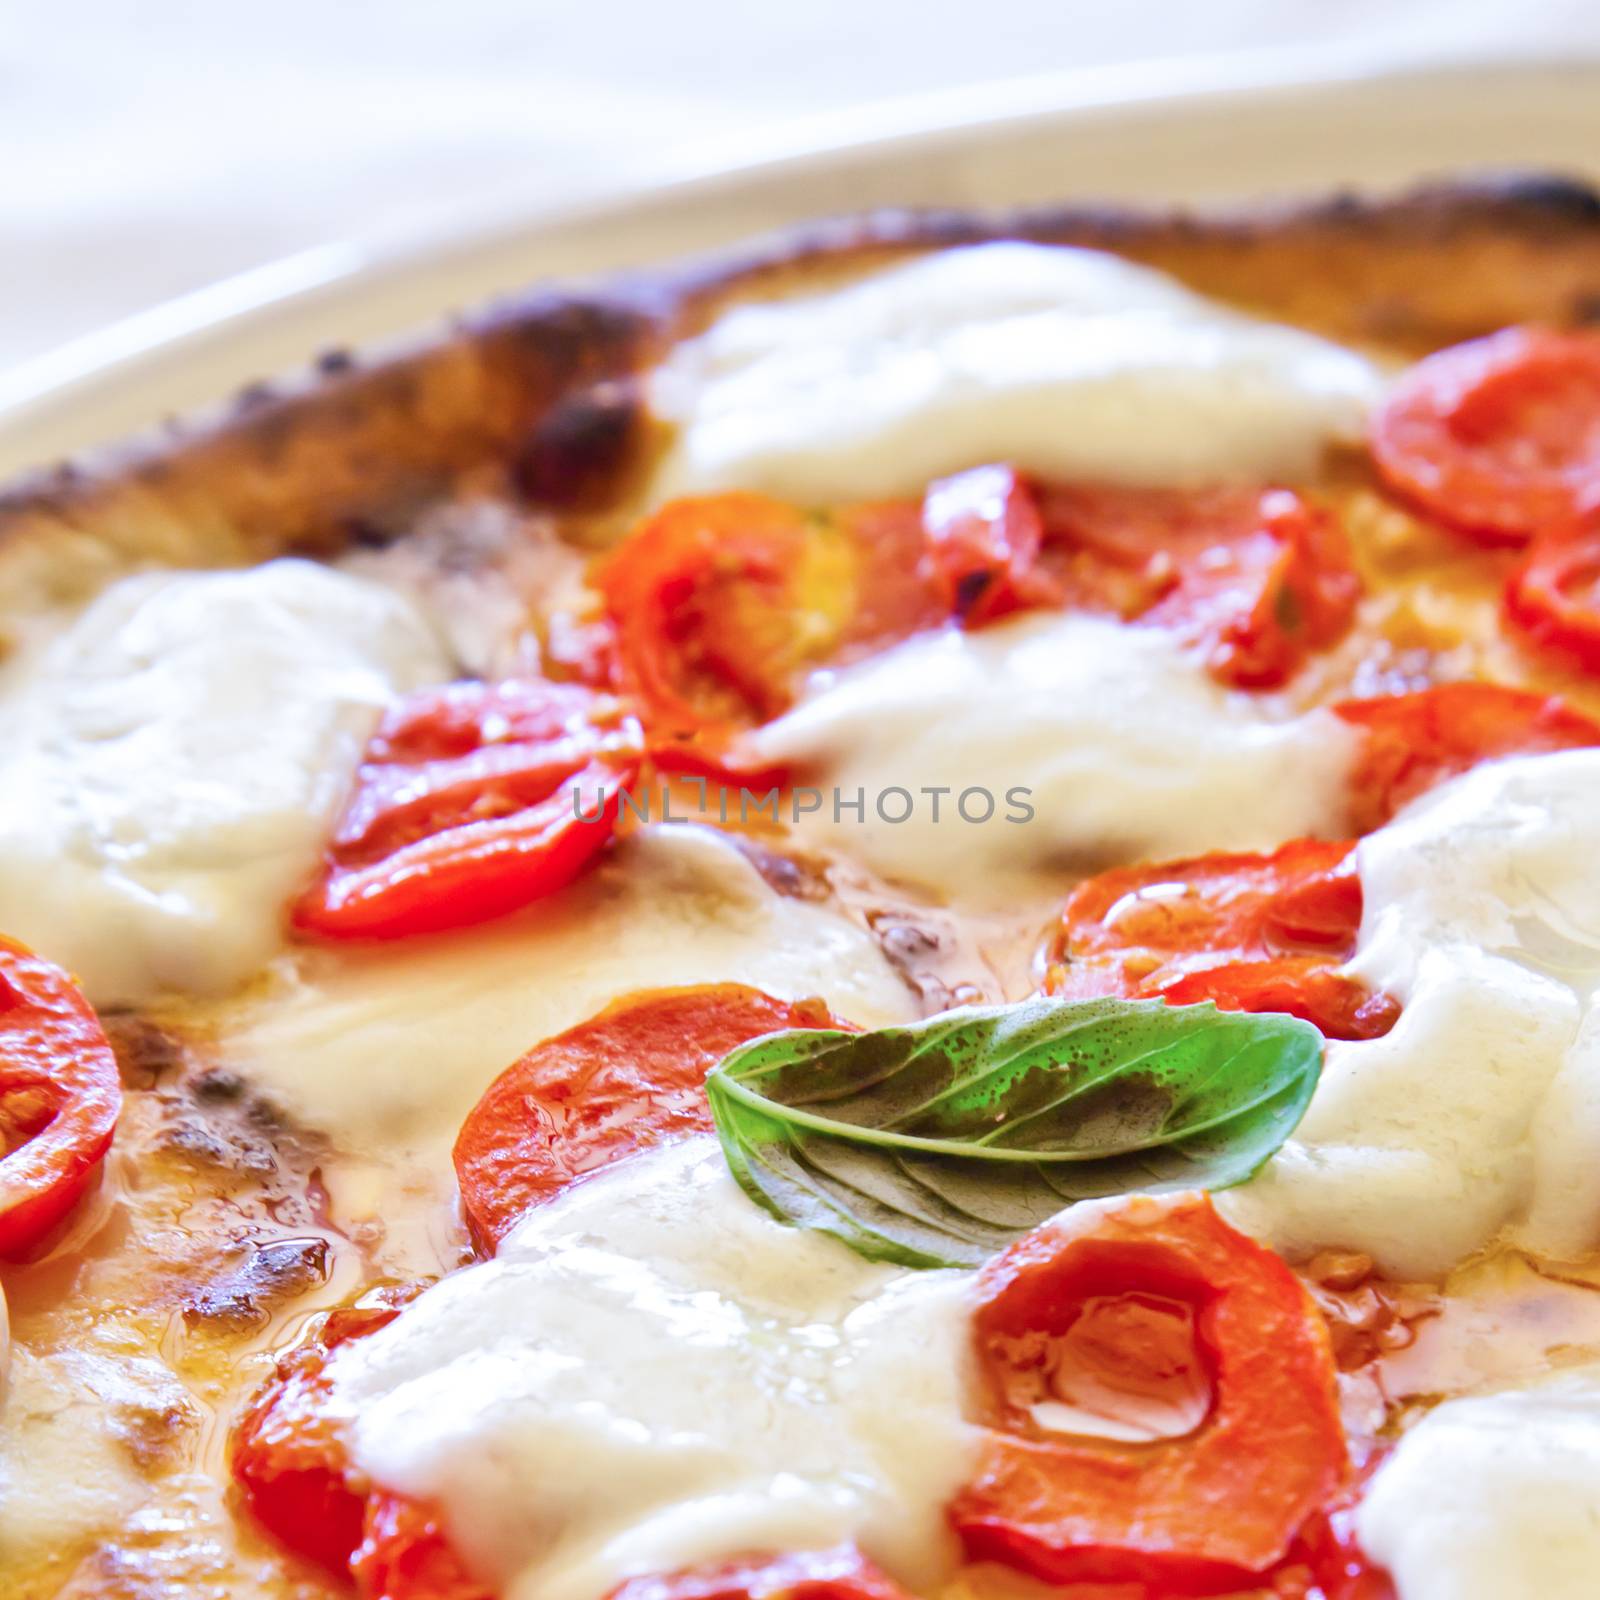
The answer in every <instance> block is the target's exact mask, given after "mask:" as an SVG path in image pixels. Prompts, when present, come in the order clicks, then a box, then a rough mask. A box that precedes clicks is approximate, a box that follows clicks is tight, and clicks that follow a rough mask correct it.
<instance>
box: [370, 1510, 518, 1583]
mask: <svg viewBox="0 0 1600 1600" xmlns="http://www.w3.org/2000/svg"><path fill="white" fill-rule="evenodd" d="M350 1571H351V1575H352V1576H353V1577H354V1578H355V1583H356V1593H357V1594H358V1595H360V1596H361V1600H494V1594H493V1591H492V1590H490V1589H488V1588H485V1586H484V1585H483V1584H481V1583H479V1582H478V1580H477V1579H476V1578H473V1577H470V1576H469V1575H468V1573H467V1570H466V1568H465V1567H464V1566H463V1565H462V1562H461V1558H460V1556H458V1555H457V1554H456V1553H455V1551H454V1550H453V1549H452V1548H451V1546H450V1543H449V1541H448V1540H447V1539H446V1537H445V1534H444V1529H443V1528H442V1526H441V1525H440V1522H439V1519H438V1518H437V1517H435V1516H434V1515H433V1514H432V1513H431V1512H430V1511H428V1509H427V1508H426V1507H425V1506H421V1505H418V1504H417V1502H416V1501H415V1500H407V1499H405V1498H404V1497H403V1496H401V1495H394V1494H385V1493H384V1492H383V1491H382V1490H375V1491H374V1492H373V1493H372V1494H371V1495H370V1496H369V1497H368V1500H367V1507H366V1520H365V1524H364V1532H363V1536H362V1540H361V1546H360V1548H359V1549H358V1550H357V1551H356V1553H355V1556H354V1557H353V1559H352V1560H351V1563H350Z"/></svg>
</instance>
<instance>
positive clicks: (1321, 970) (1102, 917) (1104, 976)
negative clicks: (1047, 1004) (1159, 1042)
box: [1044, 839, 1400, 1039]
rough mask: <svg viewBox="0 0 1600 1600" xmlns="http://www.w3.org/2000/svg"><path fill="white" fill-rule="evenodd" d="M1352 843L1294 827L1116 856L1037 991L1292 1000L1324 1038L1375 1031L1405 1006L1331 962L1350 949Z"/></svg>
mask: <svg viewBox="0 0 1600 1600" xmlns="http://www.w3.org/2000/svg"><path fill="white" fill-rule="evenodd" d="M1354 848H1355V846H1354V843H1353V841H1350V840H1342V841H1336V842H1331V843H1330V842H1327V841H1324V840H1320V839H1298V840H1294V841H1292V842H1290V843H1289V844H1286V845H1283V846H1281V847H1280V848H1279V849H1277V850H1274V851H1272V852H1271V853H1270V854H1256V853H1252V852H1237V851H1235V852H1227V851H1219V852H1216V853H1214V854H1212V855H1207V856H1195V857H1191V858H1189V859H1187V860H1183V861H1169V862H1156V863H1147V864H1144V865H1141V866H1136V867H1118V868H1114V869H1113V870H1112V871H1110V872H1103V873H1101V874H1100V875H1099V876H1098V877H1094V878H1090V879H1088V880H1086V881H1085V882H1084V883H1081V884H1079V885H1078V887H1077V888H1076V889H1075V890H1074V891H1073V893H1072V894H1071V896H1069V898H1068V900H1067V903H1066V906H1065V907H1064V908H1063V910H1062V913H1061V918H1060V921H1059V923H1058V924H1057V926H1056V929H1055V930H1054V932H1053V933H1052V935H1051V937H1050V939H1049V940H1048V941H1047V943H1046V945H1045V949H1044V959H1045V961H1046V962H1047V964H1048V968H1047V974H1046V979H1045V989H1046V991H1047V992H1048V993H1050V994H1057V995H1062V996H1065V997H1068V998H1076V999H1090V998H1093V997H1095V996H1098V995H1122V996H1124V997H1126V998H1128V999H1164V1000H1167V1001H1168V1002H1170V1003H1171V1004H1173V1005H1192V1004H1195V1003H1196V1002H1198V1001H1202V1000H1213V1001H1215V1002H1216V1004H1217V1006H1218V1007H1219V1008H1220V1009H1222V1010H1224V1011H1286V1012H1288V1013H1289V1014H1290V1015H1292V1016H1297V1017H1303V1018H1304V1019H1305V1020H1306V1021H1307V1022H1310V1023H1313V1024H1315V1026H1317V1027H1318V1028H1320V1029H1321V1030H1322V1032H1323V1033H1324V1034H1325V1035H1326V1036H1327V1037H1328V1038H1330V1039H1374V1038H1378V1037H1380V1036H1381V1035H1382V1034H1385V1033H1387V1032H1388V1031H1389V1029H1390V1028H1392V1027H1393V1026H1394V1024H1395V1021H1396V1020H1397V1019H1398V1017H1399V1015H1400V1008H1399V1006H1398V1005H1397V1004H1396V1003H1395V1001H1394V1000H1393V999H1391V998H1390V997H1389V996H1387V995H1383V994H1374V993H1372V991H1370V990H1369V989H1368V988H1367V987H1366V986H1365V985H1364V984H1362V983H1359V982H1357V981H1356V980H1355V979H1354V978H1350V977H1348V976H1346V975H1345V974H1343V973H1342V972H1340V971H1338V970H1337V969H1338V968H1339V967H1340V966H1341V965H1342V964H1343V963H1344V962H1345V961H1347V960H1348V959H1349V958H1350V956H1351V955H1352V954H1353V953H1354V951H1355V943H1356V935H1357V934H1358V932H1359V931H1360V927H1361V881H1360V879H1359V878H1358V877H1357V876H1356V871H1355V858H1354V855H1353V854H1352V852H1353V850H1354Z"/></svg>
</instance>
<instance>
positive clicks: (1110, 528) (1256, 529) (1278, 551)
mask: <svg viewBox="0 0 1600 1600" xmlns="http://www.w3.org/2000/svg"><path fill="white" fill-rule="evenodd" d="M1042 504H1043V515H1044V521H1045V529H1046V540H1047V549H1046V555H1047V557H1050V558H1052V559H1053V560H1054V561H1055V562H1056V563H1057V564H1061V563H1064V566H1063V567H1062V568H1061V570H1062V586H1063V589H1064V591H1065V594H1066V596H1067V600H1068V603H1070V604H1077V605H1081V606H1084V607H1085V608H1087V609H1089V610H1097V611H1110V612H1112V613H1113V614H1115V615H1118V616H1120V617H1122V618H1123V619H1124V620H1125V621H1130V622H1131V621H1140V622H1145V623H1149V624H1151V625H1154V626H1158V627H1165V628H1170V629H1172V630H1174V631H1175V632H1177V633H1179V634H1180V635H1182V636H1185V637H1188V638H1191V639H1193V640H1194V641H1195V642H1196V643H1198V644H1199V645H1200V646H1201V647H1202V648H1203V649H1204V651H1205V653H1206V662H1207V666H1208V668H1209V670H1210V671H1211V674H1212V675H1213V676H1214V677H1215V678H1217V679H1218V680H1219V681H1220V682H1222V683H1226V684H1229V685H1230V686H1232V687H1235V688H1241V689H1271V688H1278V687H1281V686H1282V685H1283V684H1284V683H1286V682H1288V680H1289V679H1290V678H1291V677H1293V675H1294V674H1295V672H1297V671H1298V670H1299V668H1300V667H1301V665H1302V664H1303V663H1304V662H1305V660H1306V658H1307V656H1308V655H1309V654H1311V652H1313V651H1315V650H1321V649H1325V648H1327V647H1328V646H1329V645H1332V644H1334V643H1336V642H1337V641H1338V640H1339V639H1340V638H1341V637H1342V636H1343V635H1344V633H1345V632H1346V630H1347V629H1348V628H1349V626H1350V623H1351V621H1352V620H1353V618H1354V616H1355V608H1356V604H1357V602H1358V601H1359V599H1360V597H1361V580H1360V578H1359V576H1358V575H1357V573H1356V570H1355V567H1354V564H1353V560H1352V557H1351V553H1350V548H1349V544H1348V541H1347V540H1346V539H1345V536H1344V533H1343V531H1342V529H1340V527H1339V526H1338V524H1337V523H1336V522H1335V521H1334V520H1333V519H1332V518H1331V517H1330V516H1329V515H1328V514H1327V513H1326V512H1323V511H1321V510H1319V509H1318V508H1316V507H1314V506H1312V505H1310V504H1309V503H1308V502H1307V501H1305V500H1303V499H1302V498H1301V497H1300V496H1299V495H1297V494H1295V493H1293V492H1292V491H1291V490H1288V489H1250V488H1205V489H1192V490H1172V489H1123V488H1111V487H1107V486H1103V485H1076V486H1071V487H1058V488H1049V489H1045V490H1043V491H1042Z"/></svg>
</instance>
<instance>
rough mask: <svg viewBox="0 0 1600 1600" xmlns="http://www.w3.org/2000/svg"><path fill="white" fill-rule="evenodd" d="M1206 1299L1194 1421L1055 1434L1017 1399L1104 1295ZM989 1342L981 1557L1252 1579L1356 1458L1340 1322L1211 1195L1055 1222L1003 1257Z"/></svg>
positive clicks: (986, 1333) (987, 1270) (1158, 1583)
mask: <svg viewBox="0 0 1600 1600" xmlns="http://www.w3.org/2000/svg"><path fill="white" fill-rule="evenodd" d="M1139 1293H1144V1294H1147V1295H1150V1296H1152V1297H1159V1298H1161V1299H1162V1300H1164V1301H1169V1302H1173V1303H1181V1304H1183V1305H1186V1306H1188V1307H1189V1308H1190V1309H1191V1312H1192V1316H1193V1329H1194V1350H1195V1353H1196V1356H1197V1358H1198V1359H1199V1360H1200V1361H1201V1363H1202V1364H1203V1366H1204V1367H1205V1368H1206V1369H1207V1376H1208V1379H1209V1383H1210V1402H1209V1409H1208V1410H1207V1412H1206V1414H1205V1416H1204V1418H1203V1420H1202V1421H1201V1422H1200V1423H1199V1424H1198V1426H1197V1427H1195V1428H1194V1429H1192V1430H1191V1431H1190V1432H1188V1433H1186V1434H1183V1435H1182V1436H1179V1437H1175V1438H1161V1439H1156V1440H1154V1441H1150V1442H1141V1443H1138V1444H1124V1443H1120V1442H1117V1441H1113V1440H1105V1439H1095V1440H1092V1441H1091V1440H1085V1439H1081V1438H1075V1437H1073V1436H1071V1435H1057V1434H1050V1433H1047V1432H1045V1431H1044V1430H1042V1429H1041V1428H1039V1427H1038V1426H1037V1425H1036V1424H1035V1423H1034V1422H1033V1420H1032V1418H1031V1415H1030V1413H1029V1412H1028V1411H1027V1410H1025V1409H1022V1408H1020V1407H1019V1406H1018V1405H1017V1404H1016V1403H1014V1401H1013V1399H1012V1397H1011V1391H1010V1389H1009V1387H1008V1385H1009V1383H1010V1382H1011V1380H1012V1375H1014V1374H1015V1372H1016V1371H1017V1370H1019V1369H1018V1363H1019V1362H1024V1363H1039V1362H1041V1361H1042V1362H1045V1363H1046V1367H1047V1366H1048V1362H1049V1360H1050V1354H1049V1352H1050V1351H1051V1350H1052V1349H1059V1348H1060V1347H1061V1346H1060V1343H1059V1341H1060V1340H1061V1339H1062V1337H1063V1336H1064V1335H1065V1334H1066V1333H1067V1332H1068V1330H1069V1329H1070V1328H1071V1327H1072V1326H1073V1325H1074V1323H1075V1322H1076V1321H1077V1319H1078V1318H1079V1317H1081V1316H1082V1315H1083V1314H1084V1312H1085V1308H1086V1307H1087V1306H1088V1305H1089V1303H1090V1302H1091V1301H1094V1300H1095V1299H1096V1297H1127V1296H1129V1295H1130V1294H1139ZM974 1345H975V1350H976V1353H977V1358H978V1364H979V1370H980V1373H981V1374H982V1376H983V1380H984V1387H985V1391H986V1393H985V1397H984V1400H983V1416H982V1418H981V1420H982V1421H983V1423H984V1424H985V1434H984V1440H983V1443H982V1445H981V1446H980V1458H979V1465H978V1469H977V1472H976V1474H975V1476H974V1477H973V1479H972V1480H971V1481H970V1482H969V1483H968V1484H967V1485H966V1486H965V1487H964V1488H963V1489H962V1490H961V1491H960V1492H959V1493H958V1495H957V1496H956V1499H955V1500H954V1502H953V1503H952V1505H951V1508H950V1518H951V1522H952V1524H953V1526H954V1528H955V1530H956V1532H957V1534H958V1535H959V1536H960V1538H961V1541H962V1544H963V1546H964V1548H965V1551H966V1554H967V1557H968V1559H969V1560H973V1561H998V1562H1001V1563H1003V1564H1004V1565H1007V1566H1010V1567H1014V1568H1016V1569H1017V1570H1019V1571H1021V1572H1024V1573H1026V1574H1028V1575H1029V1576H1031V1577H1034V1578H1039V1579H1042V1580H1043V1581H1044V1582H1047V1583H1056V1584H1063V1583H1075V1582H1076V1583H1129V1584H1147V1585H1149V1586H1151V1588H1152V1590H1153V1591H1154V1592H1155V1593H1158V1594H1162V1595H1167V1594H1174V1593H1175V1594H1179V1595H1187V1594H1205V1593H1217V1592H1220V1591H1224V1590H1226V1589H1228V1588H1229V1587H1232V1588H1233V1589H1235V1590H1237V1589H1239V1588H1242V1587H1247V1586H1248V1580H1249V1579H1251V1578H1259V1577H1260V1576H1261V1575H1263V1574H1267V1573H1269V1572H1270V1570H1271V1568H1272V1567H1273V1566H1274V1564H1276V1563H1277V1562H1279V1561H1280V1560H1281V1559H1282V1557H1283V1556H1284V1555H1285V1554H1286V1553H1287V1552H1288V1551H1289V1549H1290V1547H1291V1544H1292V1541H1293V1540H1294V1538H1295V1536H1296V1534H1297V1533H1298V1532H1299V1530H1300V1528H1301V1527H1302V1525H1303V1524H1305V1522H1306V1521H1307V1519H1308V1518H1309V1517H1311V1516H1312V1515H1313V1514H1314V1513H1315V1512H1316V1511H1317V1510H1318V1509H1319V1508H1320V1507H1322V1506H1323V1505H1324V1504H1326V1503H1327V1501H1328V1500H1329V1498H1330V1496H1331V1495H1332V1494H1333V1493H1334V1492H1335V1491H1336V1490H1337V1488H1338V1487H1339V1485H1340V1483H1341V1482H1342V1481H1343V1479H1344V1476H1345V1473H1346V1466H1347V1462H1346V1452H1345V1443H1344V1435H1343V1431H1342V1428H1341V1425H1340V1421H1339V1409H1338V1400H1337V1394H1336V1390H1335V1374H1334V1364H1333V1354H1332V1350H1331V1348H1330V1346H1329V1342H1328V1335H1327V1329H1326V1327H1325V1326H1324V1324H1323V1322H1322V1319H1321V1317H1320V1316H1319V1315H1318V1313H1317V1311H1316V1308H1315V1306H1314V1305H1313V1304H1312V1302H1311V1300H1310V1298H1309V1296H1308V1295H1307V1294H1306V1291H1305V1289H1304V1288H1303V1287H1302V1286H1301V1284H1300V1282H1299V1280H1298V1279H1296V1278H1295V1276H1294V1274H1293V1273H1291V1272H1290V1271H1289V1269H1288V1268H1287V1267H1286V1266H1285V1265H1284V1264H1283V1262H1282V1261H1280V1260H1279V1259H1278V1258H1277V1257H1276V1256H1275V1255H1273V1254H1272V1253H1271V1252H1270V1251H1269V1250H1266V1249H1264V1248H1263V1247H1262V1246H1260V1245H1258V1244H1256V1243H1255V1242H1254V1241H1252V1240H1250V1239H1247V1238H1246V1237H1245V1236H1244V1235H1242V1234H1240V1233H1238V1232H1236V1231H1235V1230H1234V1229H1232V1228H1230V1227H1229V1226H1228V1225H1227V1224H1226V1223H1225V1222H1223V1221H1222V1219H1221V1218H1220V1217H1219V1216H1218V1215H1217V1214H1216V1212H1215V1211H1214V1210H1213V1208H1212V1206H1211V1202H1210V1201H1209V1200H1208V1199H1207V1198H1206V1197H1205V1196H1204V1195H1200V1194H1186V1195H1174V1196H1169V1197H1163V1198H1153V1197H1149V1196H1138V1197H1135V1198H1133V1199H1131V1200H1128V1201H1125V1202H1122V1203H1120V1204H1118V1205H1116V1206H1114V1207H1108V1208H1105V1209H1098V1210H1097V1211H1096V1212H1095V1214H1094V1215H1093V1217H1092V1218H1091V1219H1089V1220H1086V1221H1083V1222H1080V1223H1077V1224H1074V1223H1073V1222H1072V1221H1071V1220H1070V1219H1069V1220H1068V1221H1067V1222H1066V1223H1064V1224H1046V1225H1045V1226H1044V1227H1042V1228H1038V1229H1036V1230H1035V1231H1034V1232H1032V1233H1030V1234H1028V1235H1027V1236H1026V1237H1024V1238H1023V1239H1021V1240H1019V1241H1018V1242H1017V1243H1016V1244H1014V1245H1012V1246H1011V1247H1010V1248H1009V1249H1007V1250H1005V1251H1004V1252H1002V1253H1001V1254H1000V1255H999V1256H997V1257H995V1258H994V1259H993V1260H992V1261H991V1262H989V1264H988V1265H987V1266H985V1267H984V1268H983V1269H982V1271H981V1273H980V1275H979V1280H978V1305H977V1309H976V1311H975V1313H974Z"/></svg>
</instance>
